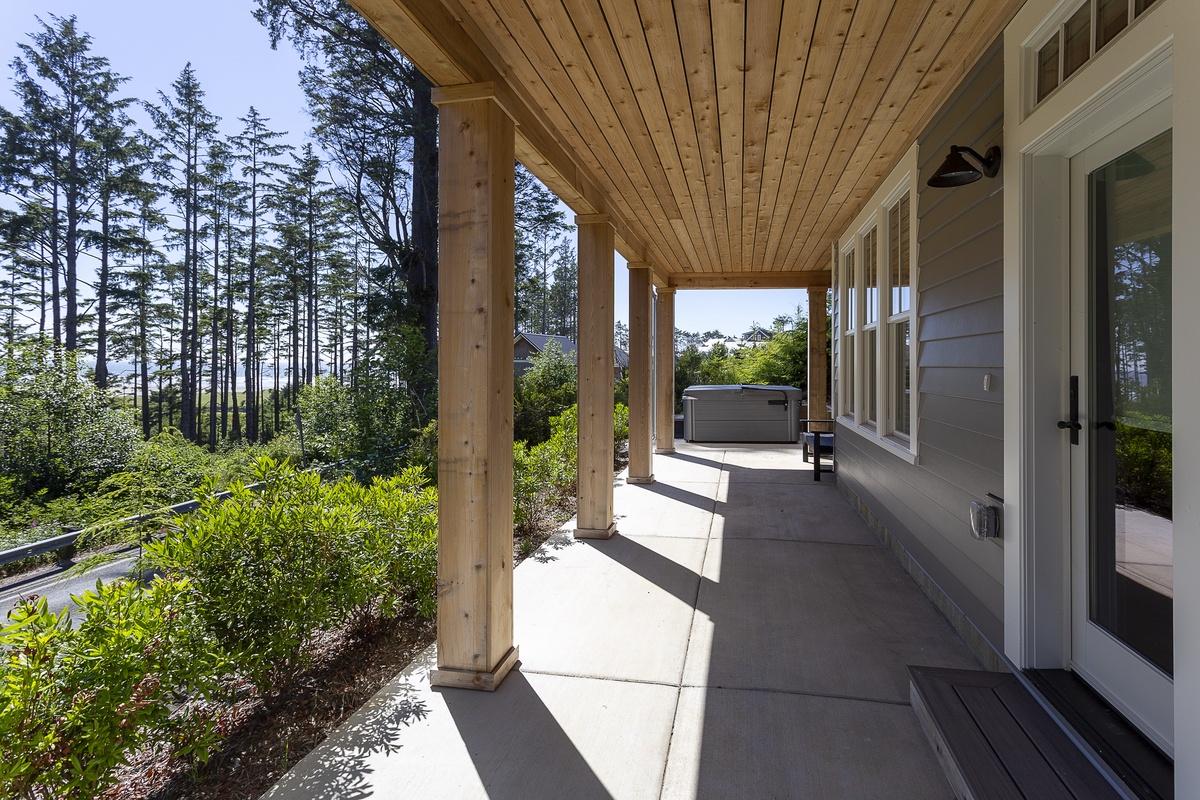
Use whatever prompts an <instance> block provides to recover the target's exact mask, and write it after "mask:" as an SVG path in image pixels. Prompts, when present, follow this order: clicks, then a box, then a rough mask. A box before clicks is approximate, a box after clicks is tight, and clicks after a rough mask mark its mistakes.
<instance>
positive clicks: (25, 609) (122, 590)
mask: <svg viewBox="0 0 1200 800" xmlns="http://www.w3.org/2000/svg"><path fill="white" fill-rule="evenodd" d="M75 600H76V602H77V603H78V604H79V605H80V606H81V608H80V610H78V611H76V612H75V614H76V616H77V617H82V619H83V621H82V623H81V624H80V625H79V627H78V628H77V629H76V628H73V627H72V625H71V620H70V617H69V615H68V614H67V612H66V611H63V612H59V613H54V612H52V611H50V610H49V609H48V608H47V605H46V600H45V598H40V599H38V600H35V601H28V600H27V601H22V602H21V603H20V604H18V605H17V607H16V608H15V609H14V610H13V611H12V612H10V614H9V618H10V620H11V624H9V625H8V626H7V627H5V628H3V629H0V652H3V654H4V664H5V680H4V682H3V683H0V738H2V740H3V741H4V742H5V743H6V748H5V749H6V750H7V751H8V754H7V755H6V756H5V758H4V759H3V760H0V798H4V799H5V800H7V799H8V798H17V797H62V798H90V797H94V796H96V795H97V794H99V792H100V791H101V790H103V789H104V788H105V787H106V786H108V785H109V784H111V783H112V780H113V772H114V770H115V769H116V768H117V767H118V766H120V765H121V764H123V763H125V762H126V759H127V758H128V756H129V755H130V754H131V753H132V752H134V751H135V750H136V749H137V748H139V747H141V746H143V745H146V744H148V743H156V742H162V743H170V744H171V745H172V746H173V747H174V748H175V752H176V753H178V754H180V755H184V756H189V755H190V756H192V757H195V758H197V759H200V760H203V759H205V758H206V757H207V755H208V752H209V750H210V748H211V747H212V746H213V745H214V744H215V742H216V741H217V738H218V737H217V734H216V730H215V723H216V720H215V719H214V718H213V717H212V716H211V715H209V714H207V713H205V711H204V710H203V701H205V700H208V699H212V698H213V697H215V696H216V694H217V691H218V688H219V687H218V684H217V682H216V680H215V678H214V677H213V676H215V675H218V674H219V673H220V659H219V658H218V657H217V656H216V655H214V649H213V648H212V647H211V643H209V642H207V641H206V640H205V639H204V637H203V635H202V634H201V633H200V631H199V628H198V627H197V626H196V624H195V613H194V611H195V601H196V594H195V592H194V590H193V587H192V586H191V585H190V584H189V583H188V582H187V581H185V580H181V581H170V580H161V579H160V580H156V581H155V582H154V583H153V584H152V585H151V586H150V588H149V589H143V588H142V587H141V586H140V585H139V584H135V583H129V582H126V581H116V582H112V583H109V584H100V583H97V585H96V590H95V591H88V592H85V593H84V594H83V595H81V596H79V597H76V598H75ZM185 700H186V702H184V701H185ZM181 703H182V705H179V707H178V709H176V710H173V707H174V706H175V705H177V704H181Z"/></svg>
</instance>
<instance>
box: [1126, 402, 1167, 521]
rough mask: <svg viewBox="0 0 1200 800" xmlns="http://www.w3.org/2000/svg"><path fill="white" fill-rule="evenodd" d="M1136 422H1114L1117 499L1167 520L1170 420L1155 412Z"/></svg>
mask: <svg viewBox="0 0 1200 800" xmlns="http://www.w3.org/2000/svg"><path fill="white" fill-rule="evenodd" d="M1138 422H1139V423H1140V424H1138V425H1129V424H1127V423H1125V422H1117V475H1118V476H1119V477H1120V483H1119V484H1118V486H1117V501H1118V502H1120V503H1122V504H1127V505H1131V506H1134V507H1136V508H1142V509H1145V510H1147V511H1150V512H1152V513H1155V514H1161V515H1163V516H1166V517H1167V518H1168V519H1169V518H1170V517H1171V482H1172V478H1173V476H1172V466H1171V464H1172V445H1173V442H1172V436H1171V430H1170V424H1171V423H1170V419H1169V418H1168V417H1165V416H1161V415H1158V416H1153V417H1148V418H1144V419H1140V420H1138Z"/></svg>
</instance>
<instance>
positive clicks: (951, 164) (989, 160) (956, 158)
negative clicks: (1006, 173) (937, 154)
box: [927, 144, 1000, 189]
mask: <svg viewBox="0 0 1200 800" xmlns="http://www.w3.org/2000/svg"><path fill="white" fill-rule="evenodd" d="M963 153H966V154H967V155H969V156H971V157H972V158H974V159H975V160H976V161H978V162H979V166H980V169H981V170H982V171H980V169H975V167H973V166H971V162H969V161H967V160H966V159H965V158H963ZM999 172H1000V148H999V147H989V148H988V151H987V154H986V155H982V156H981V155H979V153H976V152H975V151H974V150H972V149H971V148H969V147H960V146H958V145H956V144H952V145H950V155H948V156H946V160H945V161H943V162H942V165H941V166H940V167H938V169H937V172H935V173H933V177H932V178H930V179H929V180H928V181H927V183H928V184H929V185H930V186H932V187H934V188H935V189H949V188H951V187H954V186H965V185H966V184H968V183H974V182H975V181H977V180H979V179H980V178H982V177H983V176H984V175H987V176H988V177H989V178H994V177H996V175H997V174H999Z"/></svg>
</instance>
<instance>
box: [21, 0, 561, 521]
mask: <svg viewBox="0 0 1200 800" xmlns="http://www.w3.org/2000/svg"><path fill="white" fill-rule="evenodd" d="M255 15H256V17H257V18H258V20H259V21H260V22H261V23H262V24H263V26H264V28H265V30H264V34H265V35H264V46H265V44H266V41H267V40H268V39H269V41H270V43H271V44H272V45H280V44H281V45H285V46H286V45H291V46H294V47H295V48H296V49H297V50H298V51H299V52H300V53H301V54H302V55H303V56H304V59H305V64H306V66H305V67H304V69H303V71H302V73H301V74H300V76H299V81H300V84H301V86H302V88H303V90H304V93H305V96H306V97H307V100H308V109H309V114H310V116H311V121H312V130H311V132H310V135H309V137H308V138H307V140H306V141H304V142H303V144H302V145H299V146H296V145H293V144H287V143H286V142H287V141H295V140H296V137H295V136H292V137H288V136H287V135H286V132H284V131H280V130H276V129H274V128H273V127H272V125H271V121H270V120H269V119H266V118H264V117H263V116H262V115H261V114H259V112H258V111H257V110H256V109H255V108H254V107H250V108H248V109H247V110H246V112H245V115H244V116H242V117H240V118H239V119H238V120H236V122H235V123H233V124H223V121H222V120H220V119H219V118H218V117H216V116H215V115H214V114H213V113H212V112H210V111H209V110H208V108H207V107H206V104H205V92H204V88H203V86H202V85H201V83H200V79H199V77H198V76H197V74H196V72H195V71H194V70H193V68H192V66H191V65H190V64H186V65H184V66H183V67H182V69H181V71H180V72H179V74H178V76H177V77H176V78H175V79H174V80H173V81H172V82H171V83H170V85H169V86H168V87H166V88H165V89H162V90H160V91H159V92H158V93H157V96H155V97H151V98H136V97H131V96H128V95H127V94H126V93H125V92H124V91H123V88H124V85H125V84H126V82H127V78H126V77H125V76H122V75H119V74H117V73H115V72H114V71H113V70H112V69H111V67H110V65H109V61H108V59H107V58H106V57H105V56H104V55H103V54H102V43H97V42H94V41H93V40H92V38H91V36H89V35H88V33H87V32H86V30H85V29H84V28H83V26H82V23H81V22H80V21H79V20H78V19H76V18H75V17H58V16H55V15H53V14H48V15H45V16H44V17H41V18H39V20H38V22H39V26H38V28H37V29H36V30H34V31H33V32H31V33H29V34H28V35H27V37H26V38H25V39H24V40H22V41H20V42H19V43H18V48H19V55H18V56H17V57H16V58H15V59H14V60H13V61H12V62H11V64H10V65H8V66H9V70H10V75H9V78H10V80H11V84H12V87H13V94H14V96H15V98H16V102H15V103H13V104H12V107H2V106H0V403H2V404H4V405H5V406H6V411H11V412H16V411H17V410H18V407H19V408H20V411H21V413H6V414H4V415H0V416H3V417H4V419H5V421H4V422H2V423H0V461H4V462H5V467H6V469H4V470H3V472H4V473H5V478H4V479H0V510H8V511H9V512H10V513H9V515H8V517H9V522H10V523H11V522H12V521H13V517H14V516H15V517H17V518H18V519H17V522H18V523H19V525H18V527H28V526H29V525H30V524H32V525H34V526H36V524H37V522H38V520H39V518H40V517H47V516H48V517H50V518H53V519H60V520H61V519H68V518H70V520H71V521H72V522H75V523H86V522H88V521H90V519H91V518H93V517H95V516H96V515H95V514H94V513H91V512H90V511H88V510H86V509H84V510H77V509H75V508H66V509H63V508H59V509H52V510H51V512H50V513H49V514H46V513H43V512H44V506H45V505H46V504H47V503H51V504H53V503H54V502H58V503H59V505H60V506H61V505H63V504H64V503H66V505H68V506H71V505H72V504H74V505H78V504H79V503H78V502H74V501H71V500H69V499H64V498H75V500H76V501H81V498H90V495H94V494H96V493H97V492H99V493H100V494H105V493H106V492H107V490H108V487H105V491H100V489H101V483H102V480H103V479H105V478H108V477H111V476H112V475H114V474H119V473H121V472H122V471H124V468H125V467H127V466H129V465H130V464H131V463H132V462H134V461H136V460H137V458H138V455H137V454H138V453H142V451H143V450H145V449H146V448H144V447H141V446H137V445H136V443H135V442H134V441H132V439H133V438H140V439H141V440H142V441H143V442H156V443H158V445H160V447H159V449H163V448H165V449H167V450H168V451H169V452H170V453H172V454H173V458H176V460H178V459H183V460H186V461H188V462H189V463H194V464H199V463H200V462H202V461H204V460H205V459H204V458H203V457H202V456H201V455H199V454H196V453H191V452H189V451H188V450H187V449H186V448H183V447H181V446H180V443H179V442H175V441H172V440H171V437H174V438H175V439H179V440H182V442H183V443H192V444H194V445H197V446H199V447H202V448H204V449H206V450H207V451H208V452H209V454H210V455H211V456H212V458H209V459H208V461H207V463H208V468H209V469H215V470H216V471H220V470H221V469H223V468H221V467H214V464H215V463H217V462H220V461H221V460H222V459H220V458H217V456H220V455H222V454H225V453H230V452H232V451H235V450H245V449H246V448H247V447H259V448H264V447H265V448H267V450H266V451H265V452H268V453H270V454H274V455H289V454H295V455H296V456H297V457H298V460H308V459H311V458H312V457H316V458H322V457H329V456H331V455H333V456H335V457H337V458H343V459H344V458H358V459H360V460H366V461H371V462H373V466H374V468H375V469H376V471H377V472H378V473H379V474H382V473H383V472H387V471H389V470H390V471H392V472H394V471H395V468H396V467H397V462H396V460H395V459H394V458H391V460H390V461H389V457H390V456H393V455H394V454H396V453H398V452H400V451H401V449H402V448H403V447H404V446H405V444H406V443H407V441H408V440H409V439H410V438H412V436H413V435H414V433H415V432H416V431H419V430H420V429H422V428H424V427H426V426H427V425H428V424H429V423H430V421H431V419H432V417H433V416H434V415H435V414H436V378H435V367H436V355H435V352H436V351H435V348H436V337H437V328H436V310H437V248H436V243H437V131H436V125H437V113H436V109H435V108H434V107H433V106H432V104H431V103H430V102H429V90H430V87H429V85H428V83H427V82H426V81H425V79H424V78H423V77H422V76H421V75H420V74H419V73H418V72H417V71H416V70H415V69H413V68H412V66H411V65H410V64H408V62H407V61H406V60H405V59H404V58H403V57H402V56H400V55H399V54H398V53H397V52H396V51H395V50H394V49H393V48H392V47H391V46H390V45H389V44H388V43H387V42H385V41H384V40H383V39H382V38H381V37H379V36H378V34H377V33H376V32H375V31H374V29H373V28H371V27H370V26H369V25H367V24H366V23H365V22H364V21H363V20H362V18H361V17H360V16H359V15H358V14H357V13H356V12H354V11H353V10H351V9H350V8H349V6H347V5H345V4H344V3H342V2H338V1H337V0H289V2H283V1H282V0H261V1H260V2H258V3H257V5H256V7H255ZM223 131H231V132H229V133H224V132H223ZM516 189H517V193H518V198H517V203H516V207H517V210H518V214H517V221H516V222H517V230H516V234H517V236H516V241H517V251H516V263H517V269H516V272H517V284H516V287H515V289H516V298H517V319H516V328H517V329H518V330H523V331H528V332H536V333H551V334H562V335H566V336H574V333H575V319H576V313H577V312H576V308H575V306H576V294H575V269H576V267H575V254H574V250H573V245H572V240H571V239H570V237H569V233H570V231H571V228H570V226H569V225H568V224H567V223H566V218H565V214H564V207H563V206H562V205H561V204H559V203H558V201H557V198H555V197H554V195H553V194H552V193H550V192H549V191H548V190H547V189H546V188H545V187H543V186H542V185H541V184H540V183H539V182H538V181H537V180H536V179H535V178H534V177H533V176H532V175H530V174H529V173H528V172H526V171H525V170H524V169H522V168H521V167H520V166H519V165H517V167H516ZM66 365H70V366H69V368H68V367H67V366H66ZM77 375H78V376H83V377H81V378H80V379H79V380H77V379H76V376H77ZM84 380H86V382H87V383H89V384H90V385H91V386H82V385H77V384H79V383H81V382H83V381H84ZM92 387H94V389H93V388H92ZM39 398H40V399H39ZM72 398H73V399H72ZM35 400H36V401H35ZM18 401H20V402H18ZM93 407H94V408H93ZM302 407H303V408H306V409H308V410H310V411H312V415H311V416H312V417H313V419H312V421H311V424H310V425H309V428H310V430H308V431H305V430H304V429H303V428H304V425H303V421H302V420H303V417H302V415H301V414H300V413H299V412H300V409H301V408H302ZM95 408H99V409H104V415H102V416H103V417H104V419H105V420H106V424H104V425H101V426H97V425H92V424H83V423H84V422H87V421H89V420H97V419H100V417H97V416H96V413H95V411H94V409H95ZM118 412H127V413H118ZM131 420H132V421H133V422H132V425H133V426H135V429H136V434H134V433H130V432H129V430H128V428H129V424H128V423H129V422H130V421H131ZM322 425H324V426H325V427H324V428H322V427H321V426H322ZM89 431H90V432H92V433H93V434H96V436H94V437H93V438H94V439H95V440H94V441H90V442H89V441H86V440H87V433H88V432H89ZM305 433H308V441H309V443H310V445H314V446H310V447H309V448H308V451H307V452H305V448H304V447H303V444H302V442H303V439H304V434H305ZM100 434H103V436H100ZM30 437H33V438H36V439H37V440H38V441H39V442H40V444H39V446H38V447H32V448H31V447H29V446H28V444H29V443H28V441H26V440H28V439H29V438H30ZM96 437H99V438H96ZM164 437H165V438H164ZM338 439H340V440H341V441H338V442H337V446H336V448H335V449H336V451H337V452H336V453H332V454H331V453H330V452H329V451H328V449H326V450H324V451H322V448H321V443H322V442H331V441H336V440H338ZM22 442H24V445H23V444H22ZM272 448H273V449H272ZM150 449H154V448H150ZM101 451H103V452H101ZM181 454H186V457H185V456H184V455H181ZM253 457H254V451H247V452H245V453H243V454H242V457H241V458H240V463H241V465H242V471H241V472H240V473H238V472H237V470H234V473H235V474H244V473H245V472H246V469H247V467H246V465H247V464H249V463H251V462H252V461H253ZM31 459H32V460H34V461H37V462H39V463H40V466H37V467H36V468H35V466H34V465H32V464H29V463H27V462H29V461H30V460H31ZM89 459H90V460H91V463H89V464H87V465H84V464H83V463H82V462H84V461H88V460H89ZM156 459H157V460H159V461H161V460H163V459H162V458H158V457H157V456H156V457H148V456H146V454H145V453H142V455H141V460H143V461H145V460H150V461H155V460H156ZM168 460H170V459H168ZM385 462H386V463H385ZM185 471H186V472H188V474H189V476H191V477H195V476H196V475H199V474H202V473H203V469H201V468H194V469H189V470H185ZM189 479H190V478H189ZM155 480H157V481H158V482H159V483H162V482H163V479H162V478H161V477H156V478H155ZM167 482H168V483H171V481H167ZM184 482H185V481H184V479H183V478H182V477H180V479H179V480H177V481H174V483H177V484H179V485H177V486H174V487H173V488H174V489H176V490H177V491H175V492H173V493H172V492H165V491H164V492H158V493H156V494H155V499H158V500H170V501H171V502H174V501H177V500H179V499H185V498H186V497H190V493H191V491H192V490H193V489H194V488H195V485H197V484H198V482H197V484H193V485H192V486H184V485H183V483H184ZM108 493H110V492H108ZM181 494H182V495H183V497H181V496H180V495H181ZM29 501H33V502H32V505H31V504H30V502H29ZM16 506H21V507H20V508H19V509H16V510H15V511H14V508H15V507H16ZM3 527H4V526H3V525H0V529H2V528H3ZM10 527H12V526H11V525H10ZM30 535H31V534H30ZM22 538H29V537H28V536H26V537H22Z"/></svg>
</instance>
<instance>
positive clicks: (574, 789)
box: [314, 670, 612, 800]
mask: <svg viewBox="0 0 1200 800" xmlns="http://www.w3.org/2000/svg"><path fill="white" fill-rule="evenodd" d="M434 691H435V692H438V693H439V694H440V695H441V696H442V699H443V700H444V701H445V703H446V707H447V708H449V709H450V715H451V716H452V717H453V718H454V724H455V725H456V726H457V727H458V732H459V735H460V736H461V737H462V741H463V743H464V744H465V745H466V747H467V751H468V752H469V753H470V756H471V761H472V762H473V763H474V764H475V770H476V772H477V773H478V774H479V779H480V780H481V781H482V783H483V786H484V789H485V790H486V791H487V795H488V797H489V798H492V800H510V799H511V800H523V799H524V798H542V797H545V798H551V797H562V798H577V799H578V800H612V795H611V794H610V793H609V792H608V789H606V788H605V786H604V784H603V783H601V781H600V779H599V778H598V777H596V773H595V772H593V771H592V768H591V767H590V766H589V765H588V763H587V761H586V760H585V759H584V757H583V756H582V755H580V753H579V751H578V750H577V749H576V747H575V745H574V743H573V742H572V741H571V737H570V736H568V735H567V733H566V732H565V731H563V729H562V727H561V726H560V725H559V723H558V720H556V719H555V718H554V715H553V714H551V713H550V709H548V708H547V707H546V705H545V703H543V702H542V699H541V698H540V697H539V696H538V693H537V691H536V690H535V689H534V688H533V686H532V685H531V684H530V683H529V679H528V678H526V677H525V676H524V675H522V674H521V672H520V671H519V670H513V671H512V672H510V673H509V674H508V677H507V678H505V680H504V682H503V683H502V684H501V685H500V687H499V688H498V689H497V690H496V691H495V692H494V693H487V692H470V691H463V690H461V689H445V690H443V689H440V688H435V689H434ZM317 796H320V795H314V797H317Z"/></svg>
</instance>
